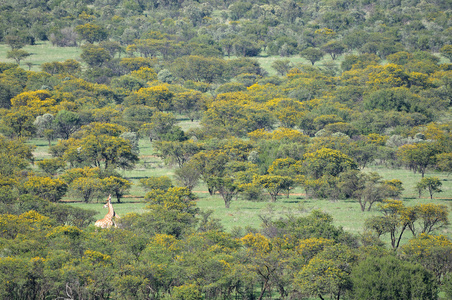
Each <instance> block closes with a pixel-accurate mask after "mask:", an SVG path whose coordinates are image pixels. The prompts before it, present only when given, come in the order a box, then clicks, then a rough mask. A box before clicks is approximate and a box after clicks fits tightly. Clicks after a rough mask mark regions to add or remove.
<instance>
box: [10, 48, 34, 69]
mask: <svg viewBox="0 0 452 300" xmlns="http://www.w3.org/2000/svg"><path fill="white" fill-rule="evenodd" d="M30 55H31V54H30V53H28V52H27V51H25V50H22V49H13V50H11V51H8V52H7V53H6V58H11V59H14V60H15V61H16V63H17V64H18V65H20V61H21V60H23V59H24V58H26V57H28V56H30Z"/></svg>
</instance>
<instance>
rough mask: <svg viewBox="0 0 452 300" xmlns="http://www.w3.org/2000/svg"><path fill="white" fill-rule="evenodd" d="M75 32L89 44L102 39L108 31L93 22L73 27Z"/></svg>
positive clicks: (105, 37) (106, 35)
mask: <svg viewBox="0 0 452 300" xmlns="http://www.w3.org/2000/svg"><path fill="white" fill-rule="evenodd" d="M75 32H77V34H78V35H79V36H80V37H81V38H82V39H83V40H86V41H87V42H88V43H90V44H92V43H94V42H100V41H103V40H105V39H107V37H108V32H107V30H106V29H105V28H103V27H102V26H100V25H97V24H93V23H86V24H83V25H77V26H76V27H75Z"/></svg>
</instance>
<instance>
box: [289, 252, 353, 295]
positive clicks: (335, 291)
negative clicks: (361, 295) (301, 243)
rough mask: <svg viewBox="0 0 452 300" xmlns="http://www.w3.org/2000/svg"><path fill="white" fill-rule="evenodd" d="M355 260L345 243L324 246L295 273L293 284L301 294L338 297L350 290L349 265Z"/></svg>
mask: <svg viewBox="0 0 452 300" xmlns="http://www.w3.org/2000/svg"><path fill="white" fill-rule="evenodd" d="M355 260H356V255H355V254H354V253H353V251H352V250H351V249H350V248H349V247H347V246H345V245H340V244H338V245H333V246H330V247H326V248H325V249H324V250H323V251H322V252H320V253H319V254H317V255H316V256H314V258H312V259H311V260H310V261H309V262H308V263H307V264H306V265H304V266H303V267H302V269H301V270H300V272H298V274H296V275H295V280H294V281H295V286H296V287H297V289H298V290H299V291H300V292H301V293H302V294H305V295H310V296H311V295H312V296H317V297H319V298H320V299H322V300H323V299H325V298H324V296H325V295H331V297H334V299H340V297H341V295H344V294H345V293H346V292H347V291H349V290H351V287H352V284H351V280H350V274H351V272H352V269H351V266H352V264H353V262H354V261H355Z"/></svg>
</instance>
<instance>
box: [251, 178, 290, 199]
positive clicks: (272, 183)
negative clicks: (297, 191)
mask: <svg viewBox="0 0 452 300" xmlns="http://www.w3.org/2000/svg"><path fill="white" fill-rule="evenodd" d="M254 181H255V183H257V184H259V185H261V186H262V187H263V188H264V189H266V190H267V192H268V193H269V194H270V198H271V201H272V202H276V198H277V197H278V195H279V193H280V192H282V191H285V190H288V189H289V188H290V187H291V186H293V185H294V180H293V178H291V177H289V176H280V175H261V176H257V177H256V178H255V180H254Z"/></svg>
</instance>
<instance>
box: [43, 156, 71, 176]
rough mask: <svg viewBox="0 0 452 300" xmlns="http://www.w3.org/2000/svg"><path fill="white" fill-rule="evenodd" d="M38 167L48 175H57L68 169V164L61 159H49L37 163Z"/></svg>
mask: <svg viewBox="0 0 452 300" xmlns="http://www.w3.org/2000/svg"><path fill="white" fill-rule="evenodd" d="M36 164H37V165H38V167H39V168H40V169H41V170H42V171H44V172H45V173H46V174H48V175H51V176H53V175H55V174H57V173H58V171H60V170H63V169H64V167H66V162H65V161H64V160H62V159H61V158H49V159H43V160H41V161H38V162H36Z"/></svg>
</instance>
